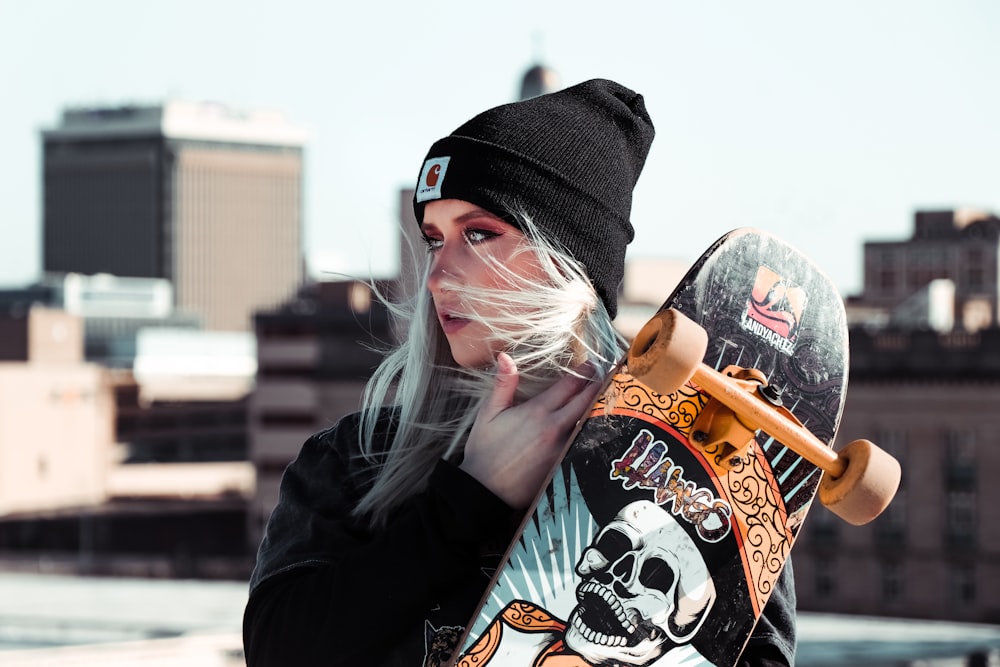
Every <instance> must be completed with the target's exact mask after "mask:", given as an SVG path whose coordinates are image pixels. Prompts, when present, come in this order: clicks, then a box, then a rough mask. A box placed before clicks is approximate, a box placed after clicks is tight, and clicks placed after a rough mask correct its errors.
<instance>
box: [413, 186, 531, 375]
mask: <svg viewBox="0 0 1000 667" xmlns="http://www.w3.org/2000/svg"><path fill="white" fill-rule="evenodd" d="M421 231H422V232H423V234H424V238H425V239H426V240H427V244H428V247H429V248H430V253H431V266H430V273H429V274H428V277H427V289H428V290H429V291H430V294H431V298H432V299H433V301H434V309H435V310H436V311H437V316H438V322H439V323H440V325H441V330H442V331H443V332H444V335H445V337H446V338H447V339H448V345H449V346H450V347H451V355H452V357H453V358H454V359H455V361H456V362H457V363H458V365H460V366H462V367H464V368H486V367H488V366H490V365H492V364H493V362H494V361H495V360H496V355H497V354H498V353H499V352H501V351H502V350H501V349H500V344H499V343H498V341H496V340H495V339H491V336H490V333H489V331H488V329H487V327H486V326H485V325H484V324H482V323H480V322H477V321H475V320H470V319H467V318H465V317H462V316H461V314H460V313H461V304H460V297H459V295H458V294H456V293H455V291H454V287H455V286H463V287H466V288H472V289H475V288H485V289H504V288H508V289H510V288H511V287H512V286H511V284H510V281H509V279H508V278H506V277H505V276H504V275H502V274H500V273H498V272H497V269H496V265H497V264H499V265H501V266H504V267H506V270H507V271H510V272H511V273H513V274H515V275H517V276H521V277H524V278H529V279H532V280H538V281H540V280H542V277H543V273H542V270H541V268H540V267H539V266H538V262H537V260H536V256H535V254H534V253H533V252H524V249H525V248H526V247H527V243H528V241H527V239H526V238H525V236H524V234H523V233H522V232H521V231H520V230H519V229H517V228H516V227H513V226H511V225H509V224H507V223H506V222H504V221H503V220H501V219H500V218H498V217H496V216H495V215H493V214H492V213H489V212H487V211H485V210H483V209H481V208H479V207H478V206H476V205H474V204H470V203H469V202H466V201H462V200H459V199H440V200H437V201H433V202H430V203H429V204H427V206H426V207H425V208H424V223H423V226H422V227H421ZM477 314H478V315H479V316H481V317H483V318H487V319H488V318H489V317H490V316H491V314H493V313H492V311H489V309H488V308H487V307H485V306H484V307H482V308H480V309H479V312H477Z"/></svg>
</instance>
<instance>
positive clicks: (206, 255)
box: [42, 101, 305, 330]
mask: <svg viewBox="0 0 1000 667" xmlns="http://www.w3.org/2000/svg"><path fill="white" fill-rule="evenodd" d="M42 137H43V144H44V149H43V164H44V205H43V210H44V213H43V260H42V264H43V270H44V271H46V272H76V273H83V274H95V273H110V274H114V275H118V276H133V277H147V278H166V279H168V280H170V281H171V282H172V283H173V286H174V295H175V297H174V298H175V305H176V307H177V308H178V310H180V311H181V312H185V313H189V314H194V315H197V316H199V317H200V318H201V319H202V322H203V324H204V326H205V327H206V328H208V329H217V330H249V329H250V328H251V316H252V313H253V312H254V311H255V310H259V309H265V308H272V307H274V306H276V305H277V304H279V303H281V302H283V301H284V300H286V299H287V298H288V297H289V296H291V295H292V294H294V292H295V290H296V288H297V287H298V285H299V283H300V282H301V279H302V273H303V260H302V247H301V246H302V242H301V236H302V150H303V144H304V140H305V134H304V132H303V131H302V130H301V129H299V128H297V127H294V126H292V125H290V124H289V123H288V122H287V121H286V120H285V119H284V118H283V117H281V116H280V115H278V114H275V113H273V112H256V113H247V114H241V113H236V112H234V111H232V110H229V109H227V108H225V107H223V106H221V105H218V104H197V103H187V102H179V101H171V102H167V103H165V104H163V105H159V106H125V107H117V108H94V109H71V110H66V111H65V112H64V113H63V117H62V122H61V124H60V125H59V126H58V127H56V128H54V129H50V130H46V131H44V132H43V133H42Z"/></svg>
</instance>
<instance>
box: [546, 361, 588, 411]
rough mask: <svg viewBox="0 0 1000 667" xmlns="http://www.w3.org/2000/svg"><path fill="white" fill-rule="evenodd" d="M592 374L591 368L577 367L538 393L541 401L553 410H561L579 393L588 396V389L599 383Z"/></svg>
mask: <svg viewBox="0 0 1000 667" xmlns="http://www.w3.org/2000/svg"><path fill="white" fill-rule="evenodd" d="M593 375H594V373H593V369H588V368H586V367H584V368H581V369H578V370H577V372H576V373H567V374H566V375H564V376H563V377H561V378H559V380H558V381H557V382H556V383H554V384H553V385H552V386H551V387H549V388H548V389H547V390H546V391H544V392H543V393H542V394H540V395H539V396H540V398H541V401H542V402H544V403H545V405H546V406H548V407H549V408H550V410H551V411H553V412H554V411H556V410H561V409H562V408H563V407H565V406H566V405H567V404H568V403H569V402H570V401H573V400H574V399H576V398H577V397H578V396H580V394H586V395H588V396H589V395H590V394H591V392H590V389H593V390H594V391H596V386H595V385H599V384H600V383H599V382H598V381H597V380H596V379H592V376H593ZM584 402H586V401H584Z"/></svg>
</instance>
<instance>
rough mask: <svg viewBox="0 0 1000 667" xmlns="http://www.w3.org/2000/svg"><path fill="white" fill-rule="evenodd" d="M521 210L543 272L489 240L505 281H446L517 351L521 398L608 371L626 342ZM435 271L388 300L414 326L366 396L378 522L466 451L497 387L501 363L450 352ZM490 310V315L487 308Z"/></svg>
mask: <svg viewBox="0 0 1000 667" xmlns="http://www.w3.org/2000/svg"><path fill="white" fill-rule="evenodd" d="M517 217H518V222H519V227H520V229H521V230H522V231H524V233H525V237H526V241H527V242H526V243H525V244H524V246H523V247H522V248H521V249H520V250H519V251H518V252H530V253H533V254H534V256H535V259H536V262H537V265H538V266H539V267H540V269H541V273H542V275H543V279H542V280H538V279H537V278H528V277H526V276H523V275H520V274H518V273H516V272H514V271H511V270H510V269H508V268H507V266H506V265H504V264H503V263H502V262H501V261H499V260H498V259H496V258H494V257H491V256H490V255H489V253H488V246H489V244H484V246H483V247H484V248H486V250H485V251H483V252H482V253H481V256H482V257H483V258H484V260H485V261H487V262H489V263H490V264H491V265H492V267H493V270H494V271H495V272H496V274H497V276H498V278H499V279H498V281H497V282H498V283H499V284H501V285H502V286H501V287H498V288H490V289H483V288H471V287H468V286H466V285H461V284H449V285H447V286H446V289H448V290H449V291H451V292H452V295H453V296H455V297H457V300H458V301H459V303H460V306H461V309H462V311H463V312H462V313H461V314H462V316H463V317H467V318H469V319H472V320H474V321H476V322H479V323H481V324H483V325H484V326H485V327H486V328H487V330H488V331H489V332H490V335H491V337H492V341H494V343H495V344H494V348H495V349H502V350H504V351H506V352H507V353H508V354H509V355H510V356H511V357H512V358H513V360H514V362H515V363H516V364H517V369H518V375H519V376H520V380H519V383H518V396H517V400H518V401H521V400H525V399H527V398H530V397H531V396H534V395H536V394H538V393H539V392H541V391H542V390H543V389H545V388H546V387H548V386H550V385H551V384H552V383H553V382H555V381H556V380H557V379H558V378H559V377H561V376H562V375H563V374H565V373H574V374H580V373H583V372H586V373H588V374H590V375H593V374H594V373H595V371H596V372H597V375H598V378H599V379H603V378H604V377H605V376H606V374H607V373H608V372H609V371H610V370H611V369H612V368H613V367H614V365H615V363H616V362H617V360H618V359H619V358H620V357H621V355H622V353H623V351H624V349H625V341H624V339H623V338H622V337H621V335H620V334H619V333H618V332H617V331H616V330H615V328H614V326H613V324H612V322H611V318H610V317H609V316H608V313H607V310H606V309H605V307H604V304H603V303H602V302H601V300H600V298H599V297H598V296H597V293H596V292H595V291H594V289H593V287H592V286H591V284H590V281H589V280H588V278H587V274H586V271H585V269H584V267H583V266H582V265H580V264H579V263H578V262H576V261H575V260H573V259H572V258H570V257H569V256H568V255H567V254H566V253H565V252H563V251H561V250H560V249H559V248H558V247H556V246H555V245H553V244H552V243H551V242H549V241H548V240H547V239H546V238H545V237H544V236H543V235H542V234H541V233H540V232H539V230H538V229H537V227H536V226H535V225H534V224H533V223H532V221H531V220H530V219H528V218H527V216H525V215H519V216H517ZM427 264H429V263H427ZM428 271H429V268H428V269H426V270H425V272H424V275H423V279H422V281H421V288H420V289H419V290H418V291H417V293H416V294H415V295H414V296H413V297H412V299H411V300H410V301H409V302H407V303H403V304H392V303H390V302H389V301H388V299H385V298H383V301H385V302H386V304H387V306H388V307H389V308H390V309H391V311H392V312H393V314H394V315H395V316H396V317H398V318H403V321H408V326H405V327H401V330H405V331H406V335H405V337H404V338H403V342H402V343H401V344H400V345H399V346H398V347H396V348H395V349H393V350H391V351H390V352H389V353H388V354H387V355H386V356H385V358H384V359H383V361H382V363H381V364H380V365H379V367H378V368H377V369H376V371H375V373H374V374H373V375H372V377H371V379H370V380H369V382H368V384H367V386H366V388H365V392H364V395H363V399H362V417H361V429H360V434H359V436H360V441H361V443H360V444H361V453H362V455H363V456H364V457H365V458H366V459H368V460H369V461H370V462H371V463H372V464H374V465H375V466H376V469H377V473H376V476H375V481H374V484H373V486H372V487H371V489H370V490H369V491H368V492H367V494H366V495H365V496H363V497H362V499H361V501H360V502H359V503H358V505H357V507H356V508H355V510H354V513H355V516H357V517H359V518H361V517H366V518H367V520H368V521H369V522H370V523H371V524H372V525H382V524H384V522H385V520H386V518H387V517H388V515H389V514H390V513H391V512H392V510H394V509H396V508H397V507H399V506H400V505H401V504H402V503H403V502H404V501H405V500H406V499H408V498H410V497H411V496H413V495H414V494H416V493H418V492H420V491H421V490H423V489H424V488H425V487H426V485H427V480H428V478H429V477H430V474H431V472H432V471H433V469H434V467H435V465H436V464H437V462H438V460H439V459H441V458H445V459H448V460H451V461H453V462H457V461H459V460H460V459H461V455H462V451H463V448H464V446H465V440H466V438H467V437H468V434H469V431H470V430H471V428H472V424H473V422H474V421H475V419H476V415H477V414H478V412H479V409H480V406H481V405H482V403H483V402H484V401H485V400H486V399H487V398H488V397H489V395H490V393H491V391H492V389H493V383H494V379H495V369H493V368H482V369H467V368H462V367H460V366H459V365H458V364H457V363H455V361H454V360H453V359H452V356H451V351H450V348H449V346H448V341H447V339H446V338H445V336H444V334H443V332H442V331H441V327H440V325H439V323H438V320H437V315H436V313H435V310H434V304H433V302H432V300H431V298H430V294H429V292H428V290H427V289H426V281H427V272H428ZM485 306H488V308H486V307H485ZM484 311H488V312H490V313H491V315H490V316H489V317H485V316H483V315H482V312H484ZM385 408H392V409H393V410H394V411H395V420H396V426H397V427H396V429H395V433H394V434H393V436H392V438H391V440H390V441H389V442H388V445H387V448H386V449H385V451H384V452H383V451H381V449H380V447H379V445H378V444H377V433H376V431H377V426H378V423H379V417H380V415H384V409H385Z"/></svg>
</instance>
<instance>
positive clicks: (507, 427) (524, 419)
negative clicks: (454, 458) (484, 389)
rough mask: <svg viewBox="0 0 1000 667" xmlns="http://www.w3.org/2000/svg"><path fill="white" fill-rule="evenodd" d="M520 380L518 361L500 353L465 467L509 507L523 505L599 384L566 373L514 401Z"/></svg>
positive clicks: (469, 440)
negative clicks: (527, 396) (519, 400)
mask: <svg viewBox="0 0 1000 667" xmlns="http://www.w3.org/2000/svg"><path fill="white" fill-rule="evenodd" d="M518 379H519V378H518V374H517V365H516V364H515V363H514V360H513V359H511V358H510V356H509V355H507V354H506V353H500V355H499V356H498V357H497V379H496V384H494V386H493V393H492V394H490V397H489V399H487V401H486V403H485V404H483V406H482V408H481V409H480V411H479V415H478V416H477V417H476V422H475V424H473V426H472V432H471V433H470V434H469V439H468V441H467V442H466V444H465V459H464V460H463V461H462V465H461V468H462V470H464V471H465V472H467V473H468V474H470V475H472V476H473V477H475V478H476V479H477V480H479V482H480V483H481V484H483V485H484V486H485V487H486V488H488V489H489V490H490V491H492V492H493V493H495V494H496V495H497V496H498V497H499V498H500V499H501V500H503V501H504V502H505V503H507V504H508V505H510V506H511V507H513V508H515V509H524V508H525V507H527V506H528V505H529V504H530V503H531V501H532V500H534V498H535V495H536V494H537V493H538V490H539V487H541V485H542V482H543V481H544V480H545V478H546V477H547V476H548V474H549V472H550V471H551V470H552V467H553V466H554V465H555V464H556V461H557V460H558V458H559V455H560V454H561V453H562V449H563V445H565V444H566V440H567V439H568V438H569V436H570V434H571V433H572V432H573V429H574V428H575V427H576V424H577V422H578V421H579V420H580V418H581V417H582V416H583V413H584V410H586V409H587V407H588V406H589V405H590V404H591V403H593V401H594V399H595V398H596V397H597V392H598V391H599V390H600V383H599V382H595V381H593V380H588V379H586V378H581V377H577V376H575V375H566V376H565V377H563V378H561V379H559V380H558V381H557V382H556V383H555V384H553V385H552V386H551V387H549V388H548V389H546V390H545V391H543V392H542V393H540V394H538V395H537V396H534V397H533V398H530V399H528V400H526V401H525V402H523V403H520V404H519V405H514V394H515V392H516V391H517V384H518Z"/></svg>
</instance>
